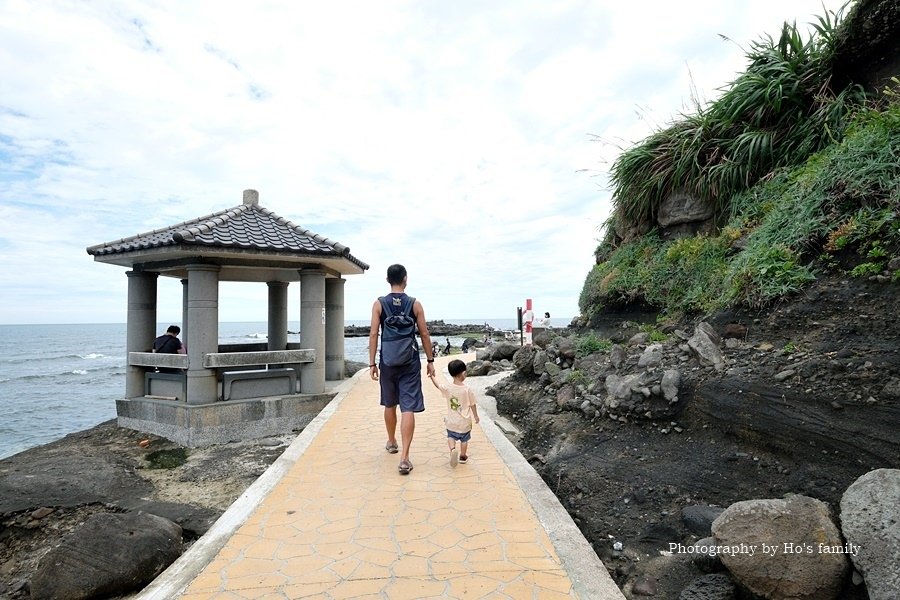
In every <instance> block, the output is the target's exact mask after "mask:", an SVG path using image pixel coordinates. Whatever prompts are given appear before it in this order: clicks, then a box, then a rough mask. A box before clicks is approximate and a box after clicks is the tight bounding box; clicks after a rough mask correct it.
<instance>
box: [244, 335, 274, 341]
mask: <svg viewBox="0 0 900 600" xmlns="http://www.w3.org/2000/svg"><path fill="white" fill-rule="evenodd" d="M244 337H248V338H253V339H255V340H261V339H266V338H268V337H269V335H268V334H266V333H248V334H247V335H245V336H244Z"/></svg>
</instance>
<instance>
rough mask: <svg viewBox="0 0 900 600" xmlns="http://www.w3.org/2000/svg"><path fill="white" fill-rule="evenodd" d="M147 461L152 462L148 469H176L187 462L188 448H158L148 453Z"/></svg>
mask: <svg viewBox="0 0 900 600" xmlns="http://www.w3.org/2000/svg"><path fill="white" fill-rule="evenodd" d="M147 461H148V462H149V463H150V466H149V467H147V468H148V469H174V468H176V467H180V466H181V465H183V464H184V463H185V462H187V450H185V449H184V448H171V449H169V450H157V451H156V452H151V453H150V454H148V455H147Z"/></svg>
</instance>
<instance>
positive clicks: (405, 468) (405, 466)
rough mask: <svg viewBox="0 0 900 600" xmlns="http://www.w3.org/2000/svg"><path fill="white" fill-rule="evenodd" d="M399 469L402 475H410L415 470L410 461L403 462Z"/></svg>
mask: <svg viewBox="0 0 900 600" xmlns="http://www.w3.org/2000/svg"><path fill="white" fill-rule="evenodd" d="M397 468H398V470H399V471H400V474H401V475H409V472H410V471H412V470H413V466H412V463H411V462H409V461H408V460H401V461H400V466H399V467H397Z"/></svg>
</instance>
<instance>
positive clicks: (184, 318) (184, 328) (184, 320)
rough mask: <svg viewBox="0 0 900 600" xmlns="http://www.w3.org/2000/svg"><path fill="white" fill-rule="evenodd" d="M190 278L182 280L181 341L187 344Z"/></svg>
mask: <svg viewBox="0 0 900 600" xmlns="http://www.w3.org/2000/svg"><path fill="white" fill-rule="evenodd" d="M188 325H189V323H188V280H187V279H182V280H181V342H182V343H183V344H184V345H185V346H187V339H188Z"/></svg>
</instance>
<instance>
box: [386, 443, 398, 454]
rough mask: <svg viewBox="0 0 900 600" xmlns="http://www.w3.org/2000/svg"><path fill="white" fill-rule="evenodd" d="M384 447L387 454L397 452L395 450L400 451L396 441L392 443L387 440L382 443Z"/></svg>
mask: <svg viewBox="0 0 900 600" xmlns="http://www.w3.org/2000/svg"><path fill="white" fill-rule="evenodd" d="M384 449H385V450H387V452H388V454H397V452H399V451H400V447H399V446H398V445H397V443H396V442H394V443H393V444H392V443H390V442H388V443H387V444H385V445H384Z"/></svg>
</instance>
